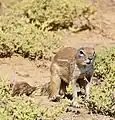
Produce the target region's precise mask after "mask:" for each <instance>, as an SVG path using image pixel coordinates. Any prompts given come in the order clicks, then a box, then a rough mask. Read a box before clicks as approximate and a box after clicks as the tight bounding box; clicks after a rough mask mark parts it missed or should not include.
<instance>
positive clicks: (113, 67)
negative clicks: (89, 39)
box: [90, 47, 115, 116]
mask: <svg viewBox="0 0 115 120" xmlns="http://www.w3.org/2000/svg"><path fill="white" fill-rule="evenodd" d="M94 76H95V77H96V78H97V79H98V81H97V82H94V83H93V86H92V94H91V102H92V103H91V104H92V110H93V111H95V112H97V113H101V114H105V115H110V116H114V115H115V48H114V47H113V48H105V49H102V50H100V52H98V53H97V58H96V65H95V73H94ZM90 107H91V106H90ZM90 109H91V108H90Z"/></svg>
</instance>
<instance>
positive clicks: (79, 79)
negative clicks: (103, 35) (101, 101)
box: [49, 47, 94, 101]
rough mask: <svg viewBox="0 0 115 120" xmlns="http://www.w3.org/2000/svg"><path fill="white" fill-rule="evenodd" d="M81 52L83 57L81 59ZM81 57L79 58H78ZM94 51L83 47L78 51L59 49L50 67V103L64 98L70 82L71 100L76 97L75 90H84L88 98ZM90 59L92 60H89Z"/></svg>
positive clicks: (67, 48) (69, 48)
mask: <svg viewBox="0 0 115 120" xmlns="http://www.w3.org/2000/svg"><path fill="white" fill-rule="evenodd" d="M82 51H83V57H82ZM80 55H81V57H80ZM93 55H94V49H93V48H90V47H83V48H80V49H78V50H76V49H75V48H72V47H66V48H64V49H61V50H60V51H59V52H57V54H56V55H55V56H54V59H53V61H52V64H51V67H50V73H51V78H50V84H49V98H50V100H52V101H56V100H57V98H59V99H60V97H61V96H65V94H66V87H67V86H68V85H69V83H70V81H71V82H72V89H73V90H72V93H73V98H76V97H77V92H78V89H77V88H79V87H80V88H82V87H84V89H85V90H86V93H87V98H88V97H89V86H90V85H89V83H90V81H91V77H92V74H93V62H92V63H91V64H90V63H88V62H91V61H92V60H93V61H94V56H93ZM90 59H92V60H90Z"/></svg>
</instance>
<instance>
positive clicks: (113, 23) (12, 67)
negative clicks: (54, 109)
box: [0, 0, 115, 120]
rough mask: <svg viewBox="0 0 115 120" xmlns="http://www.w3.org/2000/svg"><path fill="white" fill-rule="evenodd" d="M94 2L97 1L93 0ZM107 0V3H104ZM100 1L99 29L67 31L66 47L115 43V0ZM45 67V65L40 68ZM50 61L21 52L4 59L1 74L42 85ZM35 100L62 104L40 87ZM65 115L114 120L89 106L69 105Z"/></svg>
mask: <svg viewBox="0 0 115 120" xmlns="http://www.w3.org/2000/svg"><path fill="white" fill-rule="evenodd" d="M90 1H92V4H94V2H95V3H96V0H90ZM102 1H103V2H102ZM102 1H101V2H98V3H96V4H98V12H97V14H96V18H95V20H94V21H92V22H93V24H94V25H95V26H96V30H92V31H89V30H85V31H82V32H79V33H77V34H75V33H71V32H63V33H62V34H63V36H64V41H63V45H64V46H72V47H80V46H84V45H88V46H89V45H90V46H94V47H95V48H96V50H99V48H101V47H104V46H114V45H115V1H114V0H102ZM39 66H44V67H39ZM49 66H50V62H48V61H37V62H33V61H29V60H28V59H24V58H23V57H21V56H19V55H15V56H12V57H11V58H1V59H0V76H2V77H4V78H6V79H8V80H13V79H16V80H17V81H21V80H22V81H26V82H28V83H29V84H30V85H32V86H41V85H42V84H44V83H46V82H48V81H49V77H50V73H49ZM15 72H16V74H15ZM34 97H35V100H36V101H39V102H41V104H47V105H56V104H59V103H51V102H48V99H47V96H39V89H38V91H37V92H36V93H35V96H34ZM68 109H72V110H69V111H68V110H67V111H66V113H65V114H62V115H61V116H60V117H59V120H113V118H110V117H106V116H102V115H93V114H88V112H87V110H85V109H83V108H82V109H75V108H68Z"/></svg>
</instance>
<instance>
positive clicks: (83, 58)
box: [76, 47, 95, 66]
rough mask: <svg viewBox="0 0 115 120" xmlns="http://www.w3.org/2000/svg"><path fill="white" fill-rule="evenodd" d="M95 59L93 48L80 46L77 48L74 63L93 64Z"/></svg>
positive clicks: (81, 64)
mask: <svg viewBox="0 0 115 120" xmlns="http://www.w3.org/2000/svg"><path fill="white" fill-rule="evenodd" d="M94 60H95V50H94V48H92V47H81V48H79V49H78V50H77V54H76V64H77V65H80V66H90V65H93V63H94Z"/></svg>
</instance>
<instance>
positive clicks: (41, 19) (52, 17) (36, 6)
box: [16, 0, 94, 30]
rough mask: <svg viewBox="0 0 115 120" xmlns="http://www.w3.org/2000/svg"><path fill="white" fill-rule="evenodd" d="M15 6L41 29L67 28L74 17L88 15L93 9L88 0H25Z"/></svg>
mask: <svg viewBox="0 0 115 120" xmlns="http://www.w3.org/2000/svg"><path fill="white" fill-rule="evenodd" d="M17 6H18V9H21V10H22V11H24V15H25V16H26V17H27V18H28V22H29V23H31V24H33V25H35V26H37V27H38V28H40V29H42V30H46V29H47V30H57V29H67V28H68V27H70V26H72V24H73V19H74V18H75V17H78V16H80V15H81V16H82V15H84V14H89V16H90V14H92V13H93V10H94V9H92V7H90V5H89V3H88V0H58V1H57V0H33V1H30V0H26V1H24V2H22V3H21V4H19V5H16V8H17ZM86 10H87V11H86ZM85 11H86V13H85Z"/></svg>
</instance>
